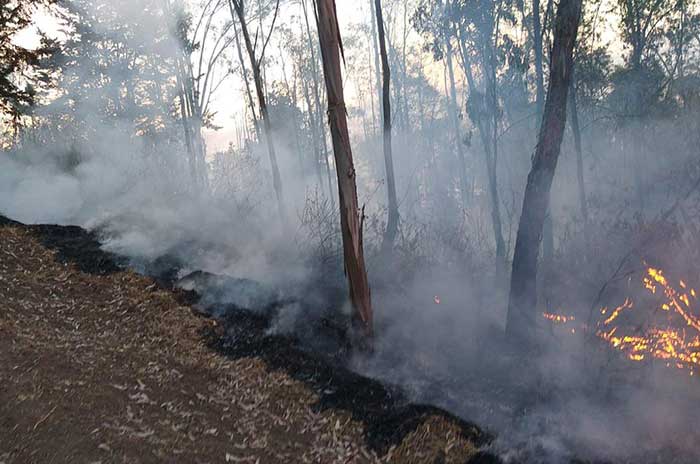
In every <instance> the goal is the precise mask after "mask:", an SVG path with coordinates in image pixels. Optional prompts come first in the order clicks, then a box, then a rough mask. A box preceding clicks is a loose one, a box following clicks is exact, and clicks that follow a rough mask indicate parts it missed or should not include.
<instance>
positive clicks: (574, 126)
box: [569, 77, 588, 234]
mask: <svg viewBox="0 0 700 464" xmlns="http://www.w3.org/2000/svg"><path fill="white" fill-rule="evenodd" d="M569 92H570V94H569V103H570V104H571V109H570V110H569V115H570V117H571V130H572V131H573V133H574V148H575V149H576V178H577V180H578V200H579V205H580V207H581V217H582V218H583V227H584V234H585V232H586V226H587V225H588V200H587V199H586V184H585V183H584V180H583V148H582V147H581V127H580V125H579V122H578V102H577V99H576V83H575V81H574V79H573V77H572V79H571V89H570V90H569Z"/></svg>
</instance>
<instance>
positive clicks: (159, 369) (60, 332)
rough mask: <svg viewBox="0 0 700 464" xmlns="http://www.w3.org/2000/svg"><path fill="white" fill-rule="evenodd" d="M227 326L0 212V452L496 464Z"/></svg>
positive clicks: (95, 252)
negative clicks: (239, 337) (231, 337)
mask: <svg viewBox="0 0 700 464" xmlns="http://www.w3.org/2000/svg"><path fill="white" fill-rule="evenodd" d="M76 253H78V254H80V256H79V259H78V257H76V256H75V255H76ZM224 323H225V321H216V320H213V319H208V318H204V317H201V316H199V315H197V314H196V313H195V312H194V311H193V310H192V308H191V307H190V306H188V305H187V304H186V301H185V299H184V298H182V295H179V294H178V293H176V292H173V291H171V290H168V289H165V288H162V287H161V286H159V285H157V284H156V283H155V282H154V281H153V280H152V279H150V278H148V277H144V276H141V275H138V274H136V273H134V272H132V271H129V270H121V269H120V268H119V267H117V266H116V265H115V262H114V257H112V256H110V255H108V254H105V253H103V252H102V251H100V250H99V244H98V243H97V242H96V241H95V240H94V237H92V236H91V235H90V234H87V233H86V232H84V231H82V230H80V229H78V228H65V227H56V226H24V225H21V224H18V223H14V222H11V221H8V220H5V219H3V218H1V217H0V464H10V463H32V462H36V463H64V462H70V463H117V462H120V463H121V462H128V463H142V462H187V463H207V462H211V463H213V462H221V463H226V462H230V463H276V462H285V463H302V462H314V463H316V462H317V463H335V462H338V463H364V462H406V463H443V462H444V463H467V462H470V463H475V462H491V460H492V458H491V457H489V456H488V455H486V454H484V453H480V452H478V451H477V448H478V445H480V444H484V443H485V442H486V440H487V437H486V436H485V435H484V434H483V433H482V432H480V431H479V430H478V429H477V428H476V427H474V426H472V425H470V424H467V423H465V422H463V421H460V420H458V419H457V418H454V417H453V416H450V415H449V414H447V413H445V412H444V411H440V410H438V409H436V408H431V407H423V406H415V405H408V404H404V403H401V402H399V401H396V400H394V399H393V397H392V392H391V390H388V389H385V388H384V387H383V386H381V385H380V384H378V383H376V382H373V381H371V380H369V379H365V378H362V377H360V376H357V375H355V374H352V373H349V372H346V371H343V370H342V369H341V370H338V369H337V368H333V367H331V366H328V365H327V364H325V363H324V362H323V361H319V360H318V359H313V358H312V357H310V355H307V354H305V353H302V352H300V351H298V350H295V349H293V347H291V348H290V345H288V344H287V342H286V341H285V340H284V339H276V338H270V339H269V340H268V339H265V338H263V337H262V336H260V337H257V336H256V337H255V340H254V341H253V339H252V338H251V339H250V340H249V342H248V343H247V344H246V345H245V346H244V347H243V348H240V347H239V348H236V347H235V346H232V345H231V343H230V342H226V341H225V338H224V337H223V334H224V330H223V328H222V325H223V324H224ZM253 325H254V324H253ZM243 327H244V328H245V325H244V326H243ZM255 343H258V344H263V345H261V346H258V345H256V344H255ZM256 347H257V348H256Z"/></svg>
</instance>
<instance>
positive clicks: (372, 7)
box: [369, 0, 384, 127]
mask: <svg viewBox="0 0 700 464" xmlns="http://www.w3.org/2000/svg"><path fill="white" fill-rule="evenodd" d="M369 1H370V8H369V9H370V11H371V12H372V23H371V25H372V48H373V49H374V70H375V73H374V78H375V85H376V88H377V93H376V95H377V99H378V101H381V99H382V81H381V77H380V76H379V70H380V69H381V65H380V64H379V46H378V45H377V42H378V40H379V34H377V11H376V8H375V5H374V1H375V0H369ZM383 118H384V113H382V112H381V111H380V112H379V122H380V127H383V125H384V119H383Z"/></svg>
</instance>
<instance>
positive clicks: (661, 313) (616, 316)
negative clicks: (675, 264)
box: [543, 267, 700, 375]
mask: <svg viewBox="0 0 700 464" xmlns="http://www.w3.org/2000/svg"><path fill="white" fill-rule="evenodd" d="M642 284H643V287H644V288H645V289H646V290H647V291H648V292H649V293H650V294H651V295H655V296H662V301H661V302H660V304H659V305H658V306H657V307H655V308H653V309H652V311H651V312H649V313H647V314H638V313H634V309H635V305H634V302H633V300H632V298H631V297H627V298H626V299H625V300H624V302H623V303H622V304H621V305H619V306H617V307H616V308H614V309H612V310H610V309H609V308H607V307H604V308H601V310H600V315H601V319H600V321H599V322H598V323H597V325H596V332H595V334H596V336H598V337H599V338H600V339H601V340H604V341H605V342H606V343H607V344H608V345H609V346H610V347H612V348H614V349H615V350H618V351H621V352H622V353H624V354H625V356H626V357H627V358H628V359H630V360H632V361H637V362H640V361H645V360H647V361H648V360H654V359H656V360H661V361H662V362H665V363H666V366H668V367H676V368H679V369H687V370H688V371H689V373H690V375H694V373H695V369H696V368H699V367H700V318H699V317H698V316H697V315H696V311H695V310H694V308H693V305H692V303H695V302H696V301H697V296H696V292H695V290H694V289H692V288H690V289H688V286H687V284H686V283H685V281H683V280H680V281H679V283H678V288H675V287H674V286H673V285H671V283H670V282H669V280H668V279H667V278H666V276H665V275H664V272H663V271H662V270H661V269H657V268H654V267H647V269H646V273H645V275H644V277H643V278H642ZM543 317H544V318H545V319H547V320H549V321H550V322H551V323H552V324H572V323H574V322H575V320H576V319H575V318H574V317H573V316H569V315H564V314H554V313H543ZM623 319H626V320H629V321H627V322H623ZM640 321H643V322H640ZM583 328H584V329H585V327H583ZM574 330H575V329H572V332H573V331H574Z"/></svg>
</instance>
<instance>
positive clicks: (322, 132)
mask: <svg viewBox="0 0 700 464" xmlns="http://www.w3.org/2000/svg"><path fill="white" fill-rule="evenodd" d="M301 5H302V7H303V9H304V22H305V23H306V38H307V40H308V43H309V50H310V51H311V74H312V77H313V83H314V104H315V105H316V114H318V115H319V117H318V135H319V139H320V140H321V161H322V162H323V166H324V167H325V168H326V177H327V178H328V195H329V196H328V199H329V200H330V202H331V204H332V205H334V204H335V202H334V201H333V196H334V195H333V179H332V178H331V167H330V164H329V163H328V146H327V145H326V129H325V126H324V125H323V118H322V117H321V114H322V111H321V89H320V87H321V86H320V85H319V83H318V74H319V73H318V68H317V67H316V65H317V63H318V62H317V61H316V52H315V51H314V50H315V47H314V44H313V40H312V39H311V27H310V26H309V13H308V10H307V9H306V0H302V2H301ZM317 26H318V24H317Z"/></svg>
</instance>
